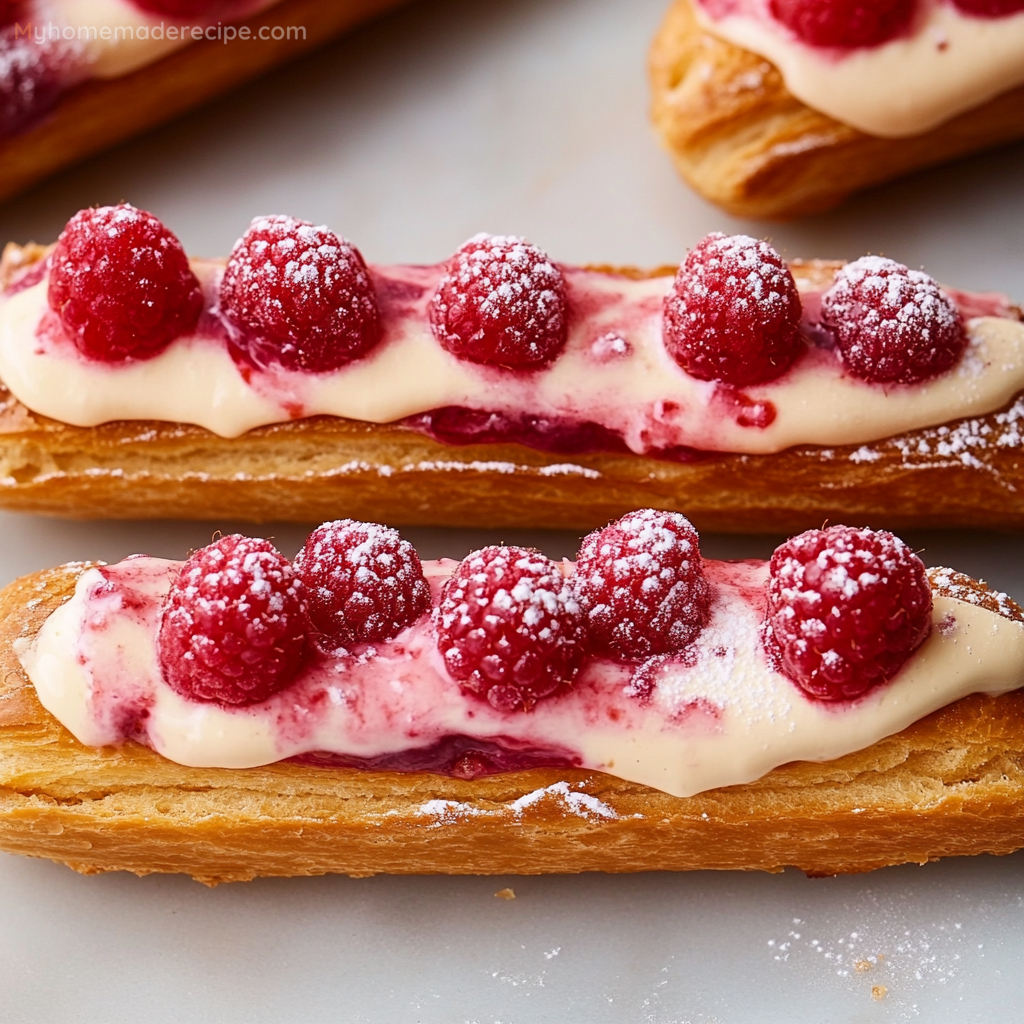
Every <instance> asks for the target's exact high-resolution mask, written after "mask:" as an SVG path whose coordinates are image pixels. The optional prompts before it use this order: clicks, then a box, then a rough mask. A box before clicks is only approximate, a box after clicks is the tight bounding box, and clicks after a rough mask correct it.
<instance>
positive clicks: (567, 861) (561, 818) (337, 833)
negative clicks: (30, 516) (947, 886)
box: [0, 565, 1024, 884]
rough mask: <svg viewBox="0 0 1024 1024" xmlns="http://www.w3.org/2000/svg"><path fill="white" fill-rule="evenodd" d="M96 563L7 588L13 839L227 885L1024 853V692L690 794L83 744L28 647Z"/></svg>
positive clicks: (560, 772)
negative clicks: (236, 765)
mask: <svg viewBox="0 0 1024 1024" xmlns="http://www.w3.org/2000/svg"><path fill="white" fill-rule="evenodd" d="M82 571H83V566H81V565H73V566H65V567H62V568H59V569H53V570H49V571H47V572H42V573H36V574H34V575H32V576H26V577H24V578H22V579H20V580H17V581H16V582H14V583H12V584H11V585H10V586H8V587H7V588H6V589H5V590H4V591H3V592H0V848H2V849H4V850H8V851H11V852H14V853H23V854H28V855H30V856H35V857H48V858H51V859H53V860H56V861H62V862H64V863H66V864H68V865H69V866H70V867H73V868H74V869H75V870H77V871H81V872H84V873H94V872H99V871H115V870H126V871H134V872H136V873H138V874H147V873H150V872H157V871H165V872H185V873H187V874H191V875H193V876H194V877H196V878H198V879H199V880H201V881H204V882H207V883H210V884H213V883H216V882H222V881H237V880H245V879H250V878H254V877H256V876H257V875H317V874H325V873H329V872H339V873H344V874H350V875H370V874H374V873H378V872H380V873H395V874H409V873H446V874H499V873H506V872H511V873H518V874H540V873H548V872H579V871H612V872H624V871H651V870H690V869H702V868H715V869H747V870H764V871H779V870H781V869H782V868H784V867H786V866H790V865H793V866H796V867H799V868H801V869H803V870H804V871H806V872H807V873H809V874H813V875H830V874H836V873H841V872H857V871H869V870H872V869H874V868H878V867H883V866H885V865H889V864H900V863H905V862H915V863H924V862H925V861H928V860H932V859H935V858H937V857H945V856H956V855H961V854H975V853H982V852H987V853H997V854H1002V853H1010V852H1012V851H1014V850H1016V849H1018V848H1020V847H1021V846H1024V751H1022V746H1024V739H1022V738H1024V694H1022V693H1020V692H1016V693H1012V694H1008V695H1006V696H1003V697H998V698H989V697H981V696H975V697H968V698H966V699H964V700H961V701H959V702H957V703H956V704H953V705H951V706H950V707H948V708H945V709H944V710H942V711H940V712H938V713H936V714H934V715H931V716H930V717H929V718H926V719H924V720H923V721H921V722H919V723H917V724H916V725H914V726H912V727H911V728H910V729H907V730H905V731H904V732H902V733H899V734H898V735H896V736H892V737H890V738H889V739H885V740H883V741H881V742H880V743H876V744H875V745H874V746H873V747H870V748H868V749H867V750H864V751H861V752H859V753H856V754H851V755H849V756H847V757H843V758H839V759H838V760H835V761H831V762H828V763H826V764H811V763H797V764H791V765H787V766H784V767H782V768H778V769H776V770H775V771H773V772H771V773H769V774H768V775H766V776H765V777H764V778H762V779H760V780H759V781H757V782H754V783H750V784H748V785H743V786H731V787H728V788H726V789H718V790H712V791H709V792H706V793H703V794H701V795H699V796H695V797H691V798H689V799H681V798H678V797H671V796H668V795H666V794H664V793H660V792H658V791H656V790H652V789H648V788H647V787H645V786H640V785H637V784H635V783H629V782H623V781H621V780H619V779H616V778H613V777H612V776H609V775H604V774H602V773H600V772H593V771H582V770H567V769H533V770H530V771H522V772H512V773H508V774H504V775H494V776H491V777H489V778H484V779H477V780H474V781H463V780H459V779H450V778H446V777H443V776H438V775H431V774H429V773H415V774H399V773H393V772H363V771H358V770H350V769H340V768H337V769H335V768H314V767H309V766H305V765H300V764H295V763H288V762H285V763H280V764H276V765H271V766H269V767H266V768H251V769H246V770H242V771H239V770H227V769H198V768H185V767H182V766H180V765H176V764H174V763H173V762H171V761H167V760H164V759H163V758H161V757H160V756H158V755H157V754H154V753H153V752H152V751H150V750H148V749H146V748H144V747H141V746H138V745H136V744H134V743H126V744H124V745H123V746H122V747H119V748H100V749H94V748H89V747H85V746H82V745H81V744H80V743H78V742H77V741H76V740H75V739H74V738H73V737H72V736H71V735H70V733H68V732H67V730H65V729H64V728H63V727H62V726H61V725H60V724H59V723H58V722H57V721H56V720H55V719H54V718H53V717H52V716H50V715H49V714H48V713H47V712H46V711H45V710H44V709H43V707H42V706H41V705H40V703H39V701H38V699H37V698H36V695H35V690H34V689H33V687H32V684H31V683H30V682H29V681H28V679H27V678H26V676H25V673H24V671H23V670H22V668H21V665H20V664H19V662H18V660H17V658H16V657H15V654H14V650H13V645H14V641H15V640H16V638H18V637H31V636H34V635H35V633H36V632H37V631H38V629H39V627H40V625H41V623H42V622H43V620H44V619H45V618H46V616H47V615H48V614H49V613H50V612H52V611H53V610H54V609H55V608H56V607H58V606H59V605H60V604H61V603H62V602H63V601H64V600H66V599H67V598H68V597H69V596H70V594H71V592H72V590H73V588H74V584H75V580H76V579H77V577H78V575H79V574H80V573H81V572H82ZM953 585H954V586H955V587H959V588H961V590H960V594H961V596H962V595H963V588H965V587H966V588H968V589H973V590H974V591H975V592H976V593H977V592H978V591H979V590H980V589H981V588H980V585H979V584H977V583H974V582H973V581H970V580H968V579H967V578H966V577H961V576H957V577H956V579H955V580H954V581H953ZM989 601H990V604H991V606H992V607H993V608H994V609H995V610H999V608H1002V610H1003V612H1004V613H1009V614H1011V615H1014V616H1019V610H1018V609H1015V608H1013V607H1009V608H1008V607H1007V605H1006V603H1003V604H1002V605H997V604H995V603H994V602H992V600H991V598H990V599H989ZM570 794H585V795H586V797H589V798H592V799H591V800H581V799H580V798H579V797H578V796H577V797H576V798H575V799H573V798H570V796H569V795H570ZM524 797H528V799H524ZM595 801H596V802H595Z"/></svg>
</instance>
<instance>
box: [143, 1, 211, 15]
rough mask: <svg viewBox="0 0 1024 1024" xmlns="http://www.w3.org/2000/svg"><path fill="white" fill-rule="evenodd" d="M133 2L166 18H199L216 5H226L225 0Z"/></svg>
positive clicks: (151, 12) (144, 9)
mask: <svg viewBox="0 0 1024 1024" xmlns="http://www.w3.org/2000/svg"><path fill="white" fill-rule="evenodd" d="M133 3H134V4H135V6H136V7H138V8H139V9H140V10H143V11H149V13H150V14H162V15H164V17H166V18H198V17H201V16H202V15H204V14H207V13H209V12H210V11H211V10H213V8H215V7H223V6H224V0H133Z"/></svg>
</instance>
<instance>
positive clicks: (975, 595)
mask: <svg viewBox="0 0 1024 1024" xmlns="http://www.w3.org/2000/svg"><path fill="white" fill-rule="evenodd" d="M928 580H929V582H930V583H931V585H932V588H933V589H934V590H935V591H936V593H939V594H945V595H947V596H948V597H953V598H956V600H957V601H965V602H966V603H967V604H974V605H978V606H979V607H980V608H987V609H988V610H989V611H992V612H997V613H998V614H999V615H1002V616H1003V617H1004V618H1007V619H1013V620H1014V621H1015V622H1024V609H1022V608H1021V606H1020V605H1019V604H1017V602H1016V601H1014V599H1013V598H1012V597H1010V595H1009V594H1004V593H1003V592H1002V591H1001V590H992V589H990V588H989V586H988V584H987V583H985V581H984V580H975V579H972V578H971V577H970V576H966V575H964V573H962V572H957V571H956V570H955V569H947V568H944V567H936V568H934V569H929V570H928Z"/></svg>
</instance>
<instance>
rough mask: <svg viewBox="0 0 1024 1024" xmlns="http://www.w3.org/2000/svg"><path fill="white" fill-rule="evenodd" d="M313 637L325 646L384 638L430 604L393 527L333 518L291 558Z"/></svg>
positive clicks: (415, 559)
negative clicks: (302, 588) (300, 582)
mask: <svg viewBox="0 0 1024 1024" xmlns="http://www.w3.org/2000/svg"><path fill="white" fill-rule="evenodd" d="M295 569H296V572H298V574H299V578H300V579H301V580H302V582H303V585H304V586H305V589H306V607H307V613H308V616H309V621H310V624H311V625H312V627H313V630H314V631H315V632H314V638H315V639H316V640H317V642H318V643H319V644H320V646H322V647H324V648H325V649H326V650H335V649H337V648H339V647H350V646H351V645H352V644H358V643H370V642H373V641H383V640H390V639H391V638H392V637H394V636H397V635H398V634H399V633H400V632H401V631H402V630H403V629H405V628H406V626H409V625H411V624H412V623H413V622H415V621H416V619H418V618H419V617H420V616H421V615H422V614H423V613H424V612H425V611H426V610H427V608H428V607H429V605H430V588H429V587H428V586H427V581H426V579H425V578H424V576H423V566H422V565H421V564H420V558H419V555H417V554H416V549H415V548H414V547H413V546H412V545H411V544H410V543H409V542H408V541H407V540H402V537H401V536H400V534H399V533H398V531H397V530H392V529H389V528H388V527H386V526H379V525H378V524H376V523H360V522H356V521H355V520H352V519H339V520H337V521H335V522H333V523H324V524H323V525H322V526H318V527H317V528H316V529H315V530H314V531H313V532H312V533H311V534H310V535H309V537H308V538H307V540H306V546H305V547H304V548H303V549H302V551H300V552H299V555H298V557H297V558H296V559H295Z"/></svg>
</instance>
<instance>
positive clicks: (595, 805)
mask: <svg viewBox="0 0 1024 1024" xmlns="http://www.w3.org/2000/svg"><path fill="white" fill-rule="evenodd" d="M582 785H583V783H577V784H576V787H577V788H576V789H573V788H572V787H571V786H570V785H569V783H568V782H565V781H564V780H563V781H561V782H554V783H552V784H551V785H550V786H544V787H543V788H541V789H535V790H533V791H532V792H530V793H525V794H523V796H521V797H519V798H518V799H516V800H513V801H512V802H511V803H509V804H504V805H498V806H494V807H479V806H477V805H476V804H471V803H462V802H460V801H458V800H427V801H426V802H425V803H423V804H421V805H420V806H419V807H418V808H417V809H416V811H415V812H414V813H415V814H416V816H417V817H422V818H433V819H434V820H433V821H432V822H431V823H430V825H429V826H428V828H440V827H441V826H443V825H454V824H458V823H459V822H461V821H465V820H466V819H468V818H502V817H506V816H508V814H509V813H511V814H512V815H513V816H514V817H516V818H521V817H522V816H523V812H524V811H526V810H527V809H529V808H530V807H534V806H535V805H537V804H539V803H541V802H542V801H544V800H556V801H557V802H558V803H559V804H560V805H561V807H562V808H563V809H564V810H565V812H566V813H568V814H573V815H575V816H576V817H578V818H583V819H584V820H586V821H595V820H605V821H611V820H614V819H617V818H618V817H619V814H618V813H617V812H616V811H615V810H614V809H613V808H611V807H609V806H608V805H607V804H606V803H604V802H603V801H602V800H598V798H597V797H595V796H591V795H590V794H589V793H583V792H579V789H580V787H582ZM398 813H400V812H398V811H390V812H388V814H389V815H395V814H398ZM634 817H640V815H634ZM553 955H557V951H556V953H555V954H553ZM549 959H550V958H549Z"/></svg>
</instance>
